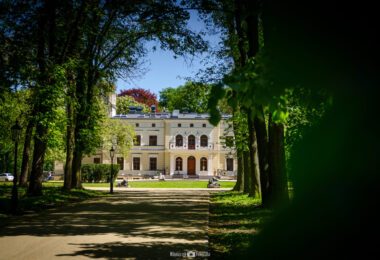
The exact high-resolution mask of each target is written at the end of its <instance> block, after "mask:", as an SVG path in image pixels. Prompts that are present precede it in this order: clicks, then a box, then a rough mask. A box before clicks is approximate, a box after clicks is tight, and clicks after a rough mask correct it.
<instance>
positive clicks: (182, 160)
mask: <svg viewBox="0 0 380 260" xmlns="http://www.w3.org/2000/svg"><path fill="white" fill-rule="evenodd" d="M115 100H116V96H115V95H113V96H112V97H111V104H115V103H116V102H115ZM115 108H116V107H115V106H114V105H113V106H111V109H110V111H109V114H110V116H111V117H112V119H114V120H125V121H127V122H128V123H129V124H131V125H132V126H134V127H135V132H136V141H135V143H134V146H133V148H132V150H131V151H130V154H129V156H128V157H126V158H124V157H123V156H122V155H115V157H116V160H115V159H114V160H115V161H114V163H117V164H119V165H120V172H119V177H124V176H125V177H127V176H129V177H132V176H145V177H146V176H152V175H157V173H162V174H165V175H166V177H169V178H170V177H178V176H180V177H182V178H191V177H200V178H202V176H203V177H206V176H213V175H225V176H231V177H232V176H236V170H237V160H236V158H234V154H235V153H234V152H233V151H232V150H231V149H230V148H225V147H224V146H223V142H224V141H223V140H222V139H220V137H221V136H231V137H232V136H233V132H232V131H230V132H227V134H226V129H228V126H227V124H226V122H225V120H226V119H227V118H228V117H229V116H228V115H222V120H221V121H220V123H219V124H218V125H217V126H213V125H211V124H210V123H209V122H208V118H209V117H210V116H209V115H208V114H197V113H180V112H179V110H174V111H173V112H161V113H157V112H156V110H155V107H154V106H152V109H151V113H148V114H143V113H142V112H141V110H142V108H139V107H130V112H129V114H127V115H116V109H115ZM82 163H83V164H87V163H107V164H109V163H110V156H109V151H102V150H98V152H97V153H96V154H95V155H93V156H89V157H85V158H84V159H83V161H82ZM56 166H58V167H56V173H58V172H59V170H58V169H59V168H61V171H63V170H62V167H59V165H56Z"/></svg>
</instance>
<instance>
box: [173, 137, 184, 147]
mask: <svg viewBox="0 0 380 260" xmlns="http://www.w3.org/2000/svg"><path fill="white" fill-rule="evenodd" d="M175 146H183V137H182V135H177V136H176V137H175Z"/></svg>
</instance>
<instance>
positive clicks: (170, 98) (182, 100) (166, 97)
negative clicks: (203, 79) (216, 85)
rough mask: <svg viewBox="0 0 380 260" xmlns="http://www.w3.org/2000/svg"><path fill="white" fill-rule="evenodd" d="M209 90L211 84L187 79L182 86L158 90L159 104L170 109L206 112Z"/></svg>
mask: <svg viewBox="0 0 380 260" xmlns="http://www.w3.org/2000/svg"><path fill="white" fill-rule="evenodd" d="M210 90H211V85H208V84H203V83H199V82H192V81H188V82H186V84H185V85H183V86H179V87H177V88H171V87H169V88H165V89H163V90H162V91H160V102H159V105H160V106H161V107H165V109H168V110H170V111H173V110H174V109H179V110H181V111H184V110H186V111H188V112H197V113H206V112H207V104H208V95H209V93H210Z"/></svg>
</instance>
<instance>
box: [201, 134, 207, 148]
mask: <svg viewBox="0 0 380 260" xmlns="http://www.w3.org/2000/svg"><path fill="white" fill-rule="evenodd" d="M207 145H208V137H207V135H202V136H201V146H202V147H207Z"/></svg>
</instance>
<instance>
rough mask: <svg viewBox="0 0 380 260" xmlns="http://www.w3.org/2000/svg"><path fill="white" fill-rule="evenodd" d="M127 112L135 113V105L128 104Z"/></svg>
mask: <svg viewBox="0 0 380 260" xmlns="http://www.w3.org/2000/svg"><path fill="white" fill-rule="evenodd" d="M128 108H129V114H135V113H136V107H135V106H129V107H128Z"/></svg>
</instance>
